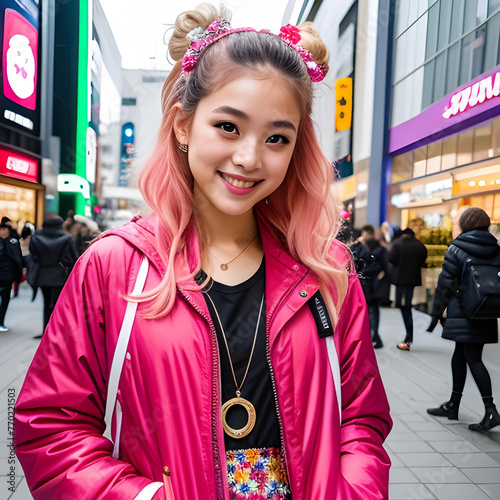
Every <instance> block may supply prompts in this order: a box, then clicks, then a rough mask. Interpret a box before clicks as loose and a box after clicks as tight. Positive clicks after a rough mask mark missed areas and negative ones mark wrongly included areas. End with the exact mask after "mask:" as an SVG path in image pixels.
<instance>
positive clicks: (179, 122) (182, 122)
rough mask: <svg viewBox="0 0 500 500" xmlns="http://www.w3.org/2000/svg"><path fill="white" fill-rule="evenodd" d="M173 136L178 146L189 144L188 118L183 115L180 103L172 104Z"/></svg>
mask: <svg viewBox="0 0 500 500" xmlns="http://www.w3.org/2000/svg"><path fill="white" fill-rule="evenodd" d="M173 111H174V113H175V115H174V134H175V138H176V139H177V142H178V143H179V144H185V145H187V144H188V143H189V123H190V120H189V118H188V117H187V116H186V115H185V113H184V108H183V107H182V104H181V103H180V102H177V103H176V104H174V109H173Z"/></svg>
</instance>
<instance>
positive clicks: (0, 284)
mask: <svg viewBox="0 0 500 500" xmlns="http://www.w3.org/2000/svg"><path fill="white" fill-rule="evenodd" d="M11 229H12V228H11V227H10V226H9V225H8V224H7V223H6V222H0V300H1V303H0V332H7V331H8V330H9V329H8V328H7V327H6V326H5V315H6V313H7V308H8V307H9V302H10V294H11V291H12V283H13V282H14V281H20V280H21V277H22V275H23V256H22V254H21V247H20V245H19V241H18V240H17V239H16V238H13V237H12V236H11Z"/></svg>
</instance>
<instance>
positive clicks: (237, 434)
mask: <svg viewBox="0 0 500 500" xmlns="http://www.w3.org/2000/svg"><path fill="white" fill-rule="evenodd" d="M206 295H207V297H208V298H209V299H210V302H211V303H212V307H213V308H214V311H215V316H216V317H217V321H218V323H219V326H220V329H221V332H222V337H223V338H224V344H225V345H226V350H227V356H228V358H229V366H230V367H231V373H232V374H233V380H234V385H235V386H236V397H235V398H232V399H230V400H229V401H226V402H225V403H224V405H223V406H222V427H223V428H224V432H225V433H226V434H227V435H228V436H230V437H232V438H234V439H241V438H243V437H245V436H248V434H250V432H252V429H253V428H254V426H255V421H256V419H257V416H256V413H255V407H254V406H253V404H252V403H250V401H248V400H247V399H245V398H242V397H241V388H242V387H243V384H244V383H245V380H246V378H247V375H248V370H249V369H250V364H251V362H252V357H253V353H254V350H255V343H256V341H257V332H258V331H259V324H260V318H261V316H262V308H263V306H264V295H262V300H261V301H260V309H259V316H258V318H257V324H256V325H255V333H254V336H253V344H252V351H251V352H250V359H249V360H248V364H247V368H246V370H245V375H244V376H243V380H242V381H241V384H238V382H237V380H236V375H235V373H234V367H233V360H232V359H231V352H230V351H229V345H228V343H227V338H226V332H225V331H224V328H223V326H222V321H221V320H220V317H219V313H218V311H217V308H216V307H215V304H214V301H213V300H212V297H210V295H209V294H208V293H206ZM236 405H239V406H242V407H243V408H244V409H245V410H246V412H247V416H248V420H247V423H246V424H245V425H244V426H243V427H242V428H241V429H233V428H232V427H231V426H230V425H229V424H228V423H227V420H226V416H227V412H228V411H229V409H230V408H232V407H233V406H236Z"/></svg>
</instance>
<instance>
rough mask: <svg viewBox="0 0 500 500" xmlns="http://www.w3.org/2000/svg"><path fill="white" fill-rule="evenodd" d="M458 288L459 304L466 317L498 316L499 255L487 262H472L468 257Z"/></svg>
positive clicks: (499, 315) (499, 308) (499, 291)
mask: <svg viewBox="0 0 500 500" xmlns="http://www.w3.org/2000/svg"><path fill="white" fill-rule="evenodd" d="M460 289H461V293H460V305H461V307H462V310H463V312H464V313H465V315H466V316H467V317H468V318H471V319H495V318H500V255H499V256H498V257H497V258H496V259H494V260H493V261H492V262H491V263H487V264H484V263H483V264H477V263H476V264H474V263H473V262H472V259H471V258H470V257H468V258H467V259H466V260H465V263H464V267H463V269H462V279H461V287H460Z"/></svg>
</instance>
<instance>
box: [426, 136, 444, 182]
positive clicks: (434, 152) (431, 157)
mask: <svg viewBox="0 0 500 500" xmlns="http://www.w3.org/2000/svg"><path fill="white" fill-rule="evenodd" d="M442 147H443V143H442V142H441V141H436V142H432V143H431V144H429V145H428V147H427V175H429V174H435V173H436V172H439V171H440V170H441V150H442Z"/></svg>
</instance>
